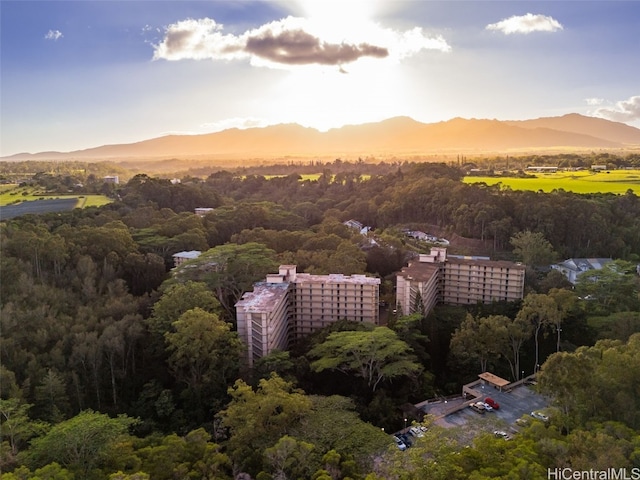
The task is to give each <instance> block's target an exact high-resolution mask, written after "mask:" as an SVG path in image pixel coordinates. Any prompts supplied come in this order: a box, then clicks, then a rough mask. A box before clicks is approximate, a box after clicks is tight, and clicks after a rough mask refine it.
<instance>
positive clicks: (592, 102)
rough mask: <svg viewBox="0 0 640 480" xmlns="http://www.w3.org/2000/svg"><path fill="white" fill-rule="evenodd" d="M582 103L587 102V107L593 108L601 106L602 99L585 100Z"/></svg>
mask: <svg viewBox="0 0 640 480" xmlns="http://www.w3.org/2000/svg"><path fill="white" fill-rule="evenodd" d="M584 101H585V102H587V105H589V106H590V107H595V106H597V105H602V104H603V103H604V98H597V97H592V98H585V99H584Z"/></svg>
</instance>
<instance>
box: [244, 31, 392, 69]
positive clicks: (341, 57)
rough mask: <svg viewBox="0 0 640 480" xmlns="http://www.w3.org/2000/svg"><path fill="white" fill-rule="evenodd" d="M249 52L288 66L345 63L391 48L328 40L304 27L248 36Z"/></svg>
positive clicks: (379, 55)
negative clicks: (305, 29)
mask: <svg viewBox="0 0 640 480" xmlns="http://www.w3.org/2000/svg"><path fill="white" fill-rule="evenodd" d="M245 50H246V52H248V53H250V54H253V55H256V56H258V57H260V58H264V59H266V60H270V61H272V62H275V63H282V64H286V65H308V64H314V63H315V64H319V65H342V64H345V63H351V62H355V61H356V60H358V59H359V58H361V57H376V58H384V57H387V56H388V55H389V50H387V49H386V48H384V47H378V46H376V45H371V44H368V43H360V44H358V45H353V44H346V43H339V44H338V43H327V42H323V41H322V40H320V39H319V38H318V37H315V36H313V35H311V34H309V33H307V32H305V31H303V30H289V31H282V32H277V33H276V32H273V31H270V30H267V31H265V32H263V33H262V34H261V35H257V36H251V37H249V38H248V39H247V43H246V46H245Z"/></svg>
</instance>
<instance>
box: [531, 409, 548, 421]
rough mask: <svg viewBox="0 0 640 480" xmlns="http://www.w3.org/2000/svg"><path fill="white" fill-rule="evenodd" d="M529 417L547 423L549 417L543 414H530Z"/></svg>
mask: <svg viewBox="0 0 640 480" xmlns="http://www.w3.org/2000/svg"><path fill="white" fill-rule="evenodd" d="M531 416H532V417H533V418H537V419H538V420H542V421H543V422H548V421H549V417H548V416H546V415H545V414H544V413H542V412H537V411H536V412H531Z"/></svg>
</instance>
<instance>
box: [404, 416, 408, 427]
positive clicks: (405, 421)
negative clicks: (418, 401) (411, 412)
mask: <svg viewBox="0 0 640 480" xmlns="http://www.w3.org/2000/svg"><path fill="white" fill-rule="evenodd" d="M404 428H405V429H406V428H407V419H406V418H405V419H404Z"/></svg>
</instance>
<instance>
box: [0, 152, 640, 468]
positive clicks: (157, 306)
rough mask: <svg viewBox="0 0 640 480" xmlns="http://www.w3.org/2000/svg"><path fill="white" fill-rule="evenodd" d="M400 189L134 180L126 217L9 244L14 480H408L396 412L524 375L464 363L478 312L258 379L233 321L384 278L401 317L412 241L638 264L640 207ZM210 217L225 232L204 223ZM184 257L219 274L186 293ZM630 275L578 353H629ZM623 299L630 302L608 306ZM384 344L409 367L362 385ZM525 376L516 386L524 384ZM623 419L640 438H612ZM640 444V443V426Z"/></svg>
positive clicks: (578, 331) (422, 324) (327, 337)
mask: <svg viewBox="0 0 640 480" xmlns="http://www.w3.org/2000/svg"><path fill="white" fill-rule="evenodd" d="M363 168H364V167H363ZM380 168H383V167H380ZM384 168H385V169H388V170H385V173H384V174H381V173H379V172H377V171H376V170H375V168H373V167H372V170H371V171H372V172H373V173H371V171H370V173H368V174H366V177H365V174H364V173H356V172H349V171H338V172H332V171H326V172H324V173H323V174H322V175H321V176H320V177H319V178H318V179H317V180H304V181H303V180H301V178H300V176H299V175H298V174H291V175H288V176H285V177H276V178H272V179H266V178H265V177H263V176H260V175H237V174H235V173H232V172H225V171H221V172H217V173H214V174H212V175H210V176H209V177H208V178H206V179H205V180H200V179H196V178H184V179H183V181H182V182H181V183H178V184H174V183H172V182H170V181H169V180H166V179H158V178H152V177H150V176H147V175H136V176H135V177H133V178H132V179H131V180H130V181H129V182H127V183H126V184H123V185H119V186H116V187H113V188H114V191H113V192H112V193H113V195H114V197H115V198H116V201H115V202H114V203H112V204H110V205H107V206H105V207H101V208H90V209H86V210H74V211H72V212H65V213H60V214H58V213H56V214H47V215H42V216H25V217H21V218H16V219H12V220H10V221H7V222H5V223H3V224H2V225H1V227H0V235H1V236H0V242H1V243H0V245H1V247H2V256H1V257H0V300H1V308H2V310H1V311H0V322H1V325H0V326H1V331H2V335H1V337H0V382H1V383H0V387H1V388H0V392H1V393H0V400H1V410H0V415H1V418H2V440H3V443H2V450H1V452H0V453H1V457H0V459H1V463H0V466H1V468H2V471H3V472H6V471H13V472H14V473H13V474H7V475H14V477H7V478H43V477H44V478H96V479H102V478H122V479H124V478H130V479H133V478H137V479H143V478H153V479H156V478H160V479H162V478H175V476H176V475H177V476H179V477H180V478H191V477H196V476H197V477H198V478H233V477H234V476H236V475H237V474H239V472H246V473H248V474H250V475H251V476H252V477H255V478H260V479H268V478H285V477H286V478H333V479H337V478H364V477H365V475H366V474H367V473H369V472H372V471H373V469H374V466H373V465H378V466H377V467H375V468H378V470H376V471H377V472H378V475H379V476H381V478H394V477H393V475H391V474H390V475H391V476H385V475H386V474H383V473H380V472H382V470H380V468H382V466H385V467H384V468H387V467H388V464H387V463H384V462H383V463H380V462H379V461H378V460H379V456H380V455H382V453H381V452H384V450H385V445H389V443H390V442H389V439H388V436H387V435H385V434H384V433H383V431H382V430H381V427H384V428H385V429H386V431H387V432H390V431H393V430H395V429H398V428H400V427H401V426H402V411H401V410H399V409H398V406H399V405H402V404H405V403H416V402H418V401H420V400H424V399H425V398H429V397H430V396H433V395H434V394H435V393H436V391H438V389H439V391H440V392H443V391H444V392H445V393H448V391H445V390H443V384H441V383H439V382H440V379H439V377H440V376H441V375H442V372H447V373H448V374H450V375H449V381H451V379H456V380H457V379H460V380H462V379H464V378H465V377H466V376H468V375H470V374H471V375H473V373H475V371H476V370H477V368H476V367H475V365H477V363H478V362H479V361H481V359H482V358H484V359H485V361H486V362H488V363H489V364H490V365H496V366H497V367H498V365H502V367H498V368H505V369H506V368H508V366H507V364H506V363H505V362H502V363H501V358H500V353H496V352H494V351H493V350H491V349H489V351H490V353H486V351H483V350H478V349H476V350H472V349H471V348H467V347H465V348H462V349H461V350H462V351H463V352H465V353H472V352H475V353H474V354H473V355H475V356H473V355H472V356H471V357H466V358H465V357H464V356H463V357H460V356H458V357H457V358H454V356H455V355H454V356H451V361H450V362H447V358H448V357H449V354H448V352H449V342H450V340H451V337H452V335H453V334H454V332H455V331H456V330H458V331H460V332H462V333H460V334H459V335H460V337H459V338H460V339H461V340H460V342H462V339H463V335H464V334H465V333H468V334H469V335H467V336H471V337H473V328H475V327H474V324H473V321H472V320H469V322H468V325H466V327H468V329H469V330H468V331H466V332H465V330H464V328H465V324H464V321H465V312H464V310H460V309H458V310H457V311H456V312H455V313H454V314H451V315H449V314H447V313H446V310H441V311H439V312H437V313H436V314H435V316H434V317H432V318H428V319H426V318H422V317H419V316H418V317H401V318H398V319H392V320H393V321H392V322H391V323H390V324H389V327H390V328H386V327H380V328H381V329H373V328H369V327H367V326H362V325H359V324H355V325H354V324H352V323H350V322H339V323H337V324H335V325H334V326H332V327H331V328H329V329H327V330H325V331H321V332H318V333H317V334H316V335H314V336H312V337H310V338H308V339H306V340H305V341H303V342H301V343H300V344H298V345H296V346H295V347H294V348H293V349H292V352H291V353H290V354H289V353H286V352H276V353H275V354H274V355H271V356H269V357H265V358H264V359H263V360H262V361H260V362H258V364H257V365H256V366H255V368H254V369H252V370H249V369H247V368H246V367H245V366H244V365H243V360H242V358H243V353H242V347H241V344H240V343H239V339H238V338H237V334H236V332H235V326H234V318H233V313H234V312H233V305H234V303H235V301H237V299H238V298H239V296H240V295H242V293H243V292H244V291H246V290H248V289H250V288H251V284H252V283H253V282H255V281H258V280H261V279H262V278H264V275H265V274H266V273H268V272H273V271H274V268H276V267H277V265H278V264H280V263H287V264H288V263H291V264H297V265H298V266H299V270H300V271H306V272H312V273H330V272H331V273H345V274H351V273H369V274H372V275H378V276H380V277H381V278H382V279H383V291H382V297H383V299H387V300H388V301H389V302H393V301H394V300H393V298H394V297H393V284H392V279H393V273H394V272H395V271H397V270H399V269H400V268H401V267H402V266H403V265H404V264H405V261H406V259H407V257H408V256H409V255H410V254H411V253H412V251H413V250H414V247H413V246H411V245H409V244H408V243H407V242H406V239H405V238H404V236H403V235H402V233H401V231H400V229H401V228H402V227H403V226H404V225H407V224H411V225H424V226H425V227H424V228H427V227H426V225H429V224H432V225H438V226H440V227H441V228H442V229H444V230H446V231H448V232H451V233H456V234H458V235H465V236H470V237H475V238H478V239H485V240H489V241H490V244H491V245H492V249H491V250H492V251H491V252H486V253H490V254H491V253H494V252H495V253H498V254H500V255H502V256H509V257H511V256H512V255H513V253H512V251H511V247H512V243H511V239H512V238H513V236H514V234H516V233H518V232H520V231H527V230H529V231H532V232H536V233H539V234H540V235H542V237H543V238H546V239H547V240H548V241H549V242H551V244H552V249H555V251H557V252H559V253H560V255H562V256H567V255H568V254H569V253H570V252H571V253H573V252H577V253H578V254H583V255H584V256H613V257H621V258H627V259H629V260H632V259H634V258H635V259H637V256H638V255H640V245H639V243H638V242H640V203H639V202H638V197H637V196H636V195H635V194H633V193H631V192H628V193H627V194H626V195H624V196H619V197H616V196H613V195H602V196H589V197H584V196H579V195H572V194H568V193H560V194H541V193H521V192H508V191H507V192H505V191H500V190H498V189H493V188H485V187H478V186H473V185H465V184H463V183H461V182H460V178H461V176H460V172H459V170H458V169H456V168H454V167H452V166H447V165H443V164H408V165H395V166H393V167H392V168H391V169H389V167H388V166H384ZM52 178H53V179H55V178H56V177H55V175H53V176H50V175H46V176H42V175H41V176H40V177H39V178H38V179H36V181H46V182H49V181H51V179H52ZM196 207H212V208H214V211H213V212H212V213H209V214H207V215H205V216H204V217H200V216H197V215H195V214H194V213H193V209H194V208H196ZM574 216H578V218H573V217H574ZM349 218H354V219H356V220H359V221H361V222H362V223H364V224H365V225H369V226H372V227H374V228H375V234H373V235H371V236H369V237H367V236H363V235H362V234H360V233H359V232H357V231H355V230H353V229H349V228H348V227H346V226H345V225H343V224H342V221H344V220H347V219H349ZM579 230H580V231H579ZM371 240H375V242H374V243H372V242H371ZM523 248H524V247H523ZM183 250H201V251H203V252H204V253H203V255H202V256H201V258H199V259H198V261H195V262H193V263H191V264H187V265H185V266H184V267H183V268H181V269H180V270H178V271H177V274H176V275H172V274H171V273H170V268H171V267H172V266H173V257H172V255H173V254H174V253H176V252H179V251H183ZM521 250H522V249H521ZM452 253H465V252H452ZM522 253H523V252H520V254H522ZM525 253H526V252H525ZM211 265H216V268H211ZM625 268H626V266H625ZM618 273H620V272H615V271H613V272H611V273H610V275H609V278H608V282H607V283H606V285H607V286H608V287H612V288H608V289H606V290H607V291H606V292H605V291H604V290H603V291H600V292H596V291H593V292H592V291H590V292H589V294H592V295H594V297H597V298H600V299H603V300H604V299H605V298H606V299H607V301H606V303H604V302H603V303H602V304H599V309H598V314H599V316H600V317H599V318H600V320H599V321H600V322H602V319H606V320H605V321H604V323H606V325H605V326H602V325H601V326H600V327H599V330H595V329H594V328H593V327H590V326H589V324H588V323H587V320H588V319H587V315H586V314H587V310H585V309H584V308H580V307H577V306H575V305H574V306H573V307H572V308H571V309H567V310H566V312H564V313H563V315H564V316H563V317H562V322H563V323H562V329H563V330H564V332H563V334H562V339H561V340H562V342H563V343H562V346H563V348H562V349H563V350H565V349H570V348H574V347H575V346H579V345H585V344H590V343H592V341H593V340H594V339H595V338H596V337H597V335H598V334H599V333H603V332H607V334H608V332H611V335H612V336H611V337H610V338H614V335H615V338H621V339H622V340H626V339H627V338H628V337H629V335H631V334H632V333H633V332H634V331H638V330H639V329H640V325H638V323H639V322H638V319H637V318H636V317H635V316H632V317H629V315H634V314H635V313H636V312H634V311H630V310H634V309H636V307H637V305H636V304H634V303H633V302H632V301H631V300H632V299H633V298H634V297H633V295H634V294H635V295H636V297H637V283H633V279H634V278H635V277H632V276H631V275H628V272H624V273H625V275H624V279H625V282H626V283H625V284H624V291H623V290H621V288H622V287H621V286H620V284H619V280H620V275H618ZM629 279H631V280H629ZM627 280H629V281H627ZM616 282H618V283H616ZM561 286H562V283H561V282H559V281H558V279H555V280H554V279H551V280H549V279H548V278H546V277H543V278H541V279H540V281H539V282H538V283H537V284H531V285H530V288H537V289H539V291H540V294H545V295H546V294H550V292H551V291H552V288H554V287H556V288H557V287H561ZM629 288H630V290H627V289H629ZM618 291H619V292H622V293H621V295H622V296H623V297H624V298H625V299H626V300H624V299H623V300H624V301H622V300H620V299H619V298H618V297H615V295H614V296H613V297H610V296H606V295H611V294H612V292H613V293H615V292H618ZM567 292H568V291H567ZM629 292H630V293H629ZM555 295H556V296H557V295H558V294H555ZM629 295H631V297H629ZM541 298H542V297H541ZM553 298H555V297H553ZM558 298H561V295H560V296H559V297H558ZM554 301H555V300H554ZM531 302H533V300H531ZM556 304H557V305H565V302H564V300H563V301H562V302H560V301H559V302H556ZM566 304H567V305H568V304H569V303H568V301H567V303H566ZM524 306H526V307H528V308H529V307H530V308H531V309H537V308H538V307H536V306H531V305H529V304H528V303H525V304H524ZM521 307H522V306H521V305H495V306H486V307H477V308H476V309H472V311H471V312H470V313H471V314H472V316H473V318H475V319H476V320H475V321H477V322H480V321H481V319H482V318H486V317H489V316H491V315H503V316H504V317H508V318H511V319H513V318H515V317H517V315H518V313H519V312H520V311H521V310H522V308H521ZM480 308H481V309H480ZM540 308H542V307H540ZM558 308H560V307H558ZM621 309H622V310H628V311H621V312H620V311H618V310H621ZM527 312H528V313H526V314H525V313H520V317H521V319H523V320H522V322H524V323H526V322H529V324H531V322H533V321H537V320H535V319H536V318H538V320H539V321H540V322H542V320H540V317H535V315H533V314H532V313H530V312H529V310H527ZM624 315H627V316H624ZM347 320H348V319H347ZM502 321H503V322H504V319H502ZM497 324H499V322H498V323H497ZM614 326H617V330H616V329H615V328H614ZM545 332H547V333H553V325H552V324H551V323H544V324H543V323H541V327H540V330H538V331H537V333H536V335H538V334H539V336H537V337H536V340H535V342H536V348H535V352H536V354H539V356H540V362H541V363H543V361H544V359H545V358H546V357H547V355H549V354H550V353H553V352H555V350H556V348H555V347H556V341H555V337H553V336H550V337H546V341H545V336H544V333H545ZM369 338H376V341H377V342H378V343H377V345H380V342H382V343H383V344H385V345H388V346H389V349H382V351H389V352H395V353H397V355H395V354H394V355H390V356H389V357H384V358H376V360H377V361H380V362H382V363H380V364H376V363H371V364H370V365H374V366H376V365H384V366H386V367H389V368H387V369H384V368H381V369H380V370H379V371H381V372H385V374H384V375H383V376H381V377H372V375H373V373H374V371H373V370H372V371H369V372H368V374H367V375H362V374H359V373H358V372H362V371H365V372H366V369H365V370H363V369H362V368H358V366H357V365H356V366H354V365H352V364H351V365H349V366H346V365H345V362H346V360H345V358H344V355H345V348H343V347H349V348H350V349H352V350H353V349H355V348H361V346H362V345H366V344H367V342H366V341H363V339H369ZM496 338H497V337H496ZM538 340H540V345H539V349H538V345H537V341H538ZM526 342H529V343H525V344H524V345H523V347H522V348H523V351H524V350H526V351H527V352H529V353H527V354H523V358H522V362H525V361H526V362H527V363H528V364H532V363H533V361H534V359H533V358H532V357H531V355H533V353H532V352H534V349H533V344H532V342H534V340H533V337H531V335H529V337H528V338H527V339H526ZM633 345H635V343H634V344H633ZM349 348H347V349H346V350H347V351H348V350H349ZM452 349H453V350H454V351H456V350H460V349H458V347H456V346H455V344H454V345H453V346H452ZM377 352H378V349H376V350H375V352H373V353H377ZM491 352H493V353H491ZM370 353H371V352H370ZM527 355H528V356H527ZM514 361H515V358H514ZM471 364H473V365H474V366H473V367H472V366H470V365H471ZM338 367H339V368H338ZM513 370H514V372H515V374H514V376H517V374H518V372H519V370H520V369H519V367H515V366H514V368H513ZM376 371H378V370H376ZM607 371H608V370H607ZM614 373H615V372H613V373H612V374H611V375H613V374H614ZM274 374H275V375H274ZM371 378H375V380H374V381H373V382H372V381H371V380H370V379H371ZM620 382H624V380H620ZM452 383H456V382H455V381H454V382H452ZM300 388H301V389H302V390H300ZM456 388H457V385H452V386H451V390H452V391H454V390H455V389H456ZM336 395H340V396H339V397H338V396H336ZM347 398H351V399H352V400H347ZM616 405H617V404H616ZM584 418H585V417H584V416H583V417H576V419H575V420H572V422H573V423H571V424H570V426H571V428H574V429H577V428H581V427H583V426H585V420H584ZM608 419H614V420H618V421H627V420H626V419H624V418H622V419H621V418H618V417H613V418H611V416H610V415H604V416H603V417H602V421H606V420H608ZM367 422H369V423H367ZM374 425H375V427H374ZM568 425H569V424H568ZM628 425H629V426H633V427H634V428H636V424H635V420H634V421H631V420H628ZM433 431H437V430H435V429H434V430H433ZM98 432H100V433H99V434H98ZM625 432H626V431H625ZM442 435H443V438H445V437H446V435H445V434H444V433H443V434H442ZM536 435H542V434H541V433H540V432H538V433H536ZM621 435H622V434H621ZM623 436H624V438H627V437H628V435H627V433H624V435H623ZM563 438H564V437H563ZM616 438H618V437H616ZM619 438H622V437H619ZM80 439H83V444H84V446H85V447H86V448H85V449H83V450H82V455H79V454H78V453H77V449H76V447H77V442H78V440H80ZM563 441H564V440H563ZM455 445H457V447H455V448H462V447H463V446H464V443H456V444H455ZM497 445H498V444H496V446H497ZM391 448H395V447H391ZM452 448H453V447H452ZM455 448H453V449H452V450H451V452H453V451H454V450H455ZM492 448H493V447H492ZM590 451H591V450H589V452H590ZM625 451H626V450H625ZM388 453H389V454H390V453H391V452H388ZM385 455H386V454H385ZM585 455H587V453H585ZM385 458H387V457H386V456H385ZM438 458H440V457H438ZM554 458H555V457H554ZM625 458H627V457H625ZM374 459H375V460H376V461H374ZM434 459H435V457H434ZM439 461H440V462H443V461H444V457H443V458H442V459H440V460H439ZM532 461H533V460H532ZM535 461H536V462H538V461H539V462H541V463H540V465H547V464H550V463H551V460H549V459H548V458H547V459H545V460H544V461H543V460H542V459H538V460H535ZM56 462H57V466H56ZM505 464H506V460H505ZM465 465H466V464H465ZM467 466H468V465H467ZM467 466H464V465H457V466H456V467H455V468H462V469H463V470H462V471H467V470H465V469H466V468H467ZM505 468H506V467H505ZM43 469H44V470H43ZM47 472H48V473H47ZM117 472H120V473H117ZM46 475H48V477H47V476H46ZM55 475H57V476H55ZM145 475H146V476H145ZM282 475H284V477H283V476H282ZM416 475H417V474H416ZM3 477H4V474H3ZM245 478H248V477H245ZM371 478H376V477H371ZM414 478H424V477H419V476H416V477H414ZM449 478H455V477H449ZM460 478H462V477H460Z"/></svg>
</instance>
